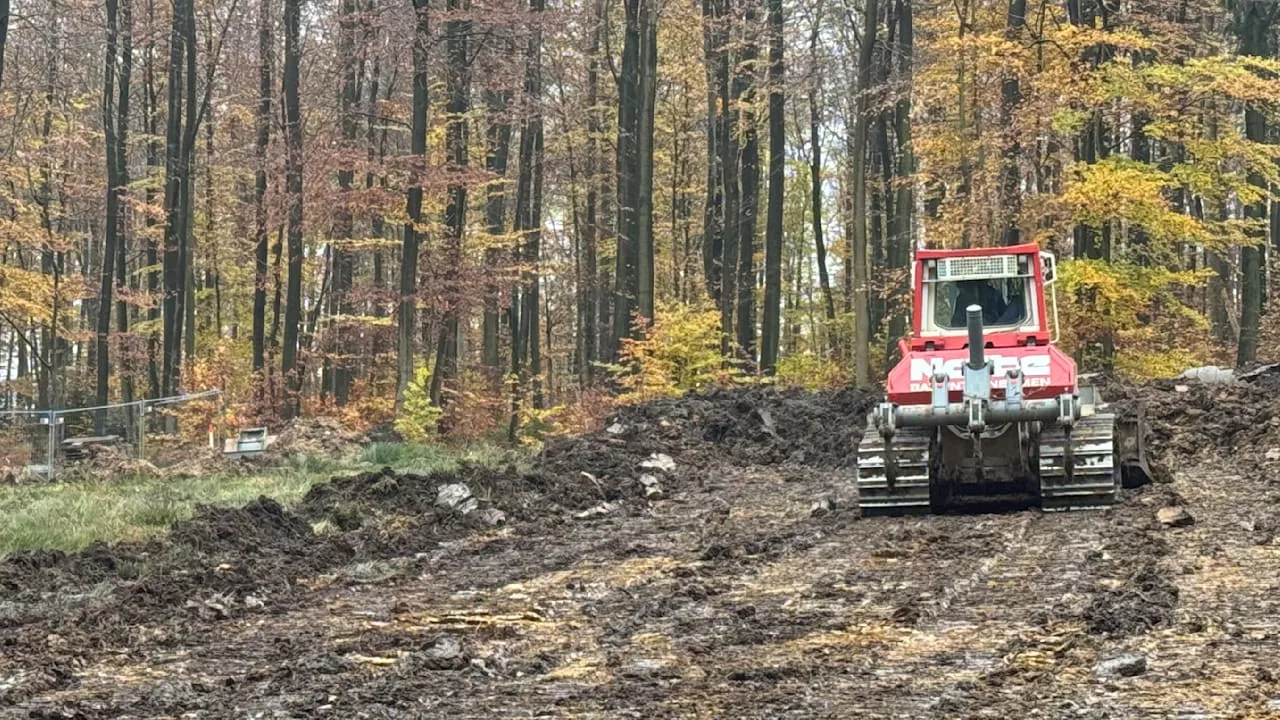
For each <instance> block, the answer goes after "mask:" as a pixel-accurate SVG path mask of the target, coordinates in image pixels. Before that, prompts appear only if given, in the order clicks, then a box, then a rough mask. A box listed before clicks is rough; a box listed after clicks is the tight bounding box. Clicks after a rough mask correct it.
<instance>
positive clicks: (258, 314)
mask: <svg viewBox="0 0 1280 720" xmlns="http://www.w3.org/2000/svg"><path fill="white" fill-rule="evenodd" d="M271 30H272V24H271V0H260V1H259V3H258V107H257V113H256V114H255V116H254V125H255V127H256V130H257V135H256V139H255V141H254V145H253V157H254V172H253V178H254V179H253V208H254V216H253V217H254V253H253V256H254V275H253V370H254V372H255V373H261V372H262V371H263V369H264V368H265V367H266V339H267V338H266V336H267V285H268V284H269V277H268V272H269V267H268V265H267V250H268V245H269V244H270V236H269V232H268V229H267V149H268V147H269V146H270V144H271V89H272V84H271V64H272V59H271V58H272V45H273V41H272V37H271V36H272V32H271ZM259 380H260V381H262V380H265V378H259ZM260 399H261V398H260Z"/></svg>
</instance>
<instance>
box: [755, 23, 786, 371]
mask: <svg viewBox="0 0 1280 720" xmlns="http://www.w3.org/2000/svg"><path fill="white" fill-rule="evenodd" d="M782 22H783V20H782V0H769V210H768V218H767V220H766V228H765V243H764V329H763V331H762V333H761V345H760V367H761V369H762V370H764V372H766V373H770V374H772V373H773V372H774V370H775V369H776V368H777V365H778V345H779V340H780V338H779V333H780V331H781V320H782V202H783V185H782V184H783V177H784V174H785V167H784V166H785V164H786V142H787V138H786V126H785V122H786V118H785V117H784V115H785V112H786V103H785V96H784V94H783V77H784V71H783V64H782V63H783V56H782V53H783V35H782V28H783V25H782Z"/></svg>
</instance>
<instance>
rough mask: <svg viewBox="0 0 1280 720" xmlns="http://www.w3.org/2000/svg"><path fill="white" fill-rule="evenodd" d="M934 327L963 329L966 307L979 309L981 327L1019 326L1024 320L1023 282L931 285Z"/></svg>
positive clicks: (990, 280)
mask: <svg viewBox="0 0 1280 720" xmlns="http://www.w3.org/2000/svg"><path fill="white" fill-rule="evenodd" d="M933 290H934V303H933V324H934V325H936V326H937V327H939V328H942V329H944V330H960V329H963V328H964V327H965V308H967V307H968V306H970V305H975V304H976V305H980V306H981V307H982V324H983V325H986V326H988V327H991V326H1015V325H1021V324H1022V323H1024V322H1026V319H1027V304H1026V292H1025V291H1026V279H1025V278H1020V277H1007V278H987V279H983V280H959V281H945V282H938V283H934V284H933Z"/></svg>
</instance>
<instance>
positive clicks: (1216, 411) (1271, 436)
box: [1104, 373, 1280, 469]
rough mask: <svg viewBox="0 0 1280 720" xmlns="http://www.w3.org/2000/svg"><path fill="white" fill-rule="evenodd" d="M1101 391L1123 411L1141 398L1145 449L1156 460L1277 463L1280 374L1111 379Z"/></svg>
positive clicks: (1169, 462) (1279, 457)
mask: <svg viewBox="0 0 1280 720" xmlns="http://www.w3.org/2000/svg"><path fill="white" fill-rule="evenodd" d="M1104 392H1105V393H1106V395H1105V396H1106V397H1107V398H1108V399H1114V400H1116V401H1117V402H1116V404H1117V405H1118V406H1119V407H1120V408H1121V409H1122V412H1132V411H1133V409H1134V408H1135V407H1136V402H1137V401H1141V402H1142V404H1143V405H1144V406H1145V409H1146V414H1147V423H1148V426H1149V427H1150V431H1151V432H1150V435H1149V437H1148V443H1149V452H1150V453H1151V455H1152V457H1153V458H1154V459H1155V460H1156V461H1157V462H1159V463H1160V464H1163V465H1166V466H1169V465H1172V464H1176V463H1180V462H1187V461H1193V460H1211V459H1215V458H1227V457H1230V458H1232V459H1233V460H1238V461H1241V462H1245V463H1251V464H1254V465H1255V466H1257V467H1269V468H1271V469H1277V468H1280V374H1277V373H1262V374H1260V375H1257V376H1254V377H1251V378H1247V379H1237V380H1233V381H1230V382H1225V383H1203V382H1200V381H1198V380H1159V381H1156V382H1152V383H1149V384H1146V385H1141V386H1137V385H1126V384H1122V383H1112V384H1111V385H1110V387H1108V388H1106V389H1105V391H1104Z"/></svg>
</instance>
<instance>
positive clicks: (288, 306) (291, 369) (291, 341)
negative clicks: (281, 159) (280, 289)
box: [280, 0, 303, 418]
mask: <svg viewBox="0 0 1280 720" xmlns="http://www.w3.org/2000/svg"><path fill="white" fill-rule="evenodd" d="M301 4H302V0H285V2H284V127H285V193H286V195H287V197H288V204H289V215H288V220H287V226H286V233H287V237H288V254H289V257H288V270H287V273H286V277H287V280H286V285H285V301H284V347H283V348H281V351H280V357H281V363H280V373H281V375H282V376H283V377H284V380H285V384H286V387H287V388H288V390H289V394H290V395H291V397H288V398H286V400H285V407H284V412H283V415H284V416H285V417H286V418H291V417H294V416H296V414H297V412H298V409H299V407H300V404H301V401H302V398H301V392H302V376H301V374H300V373H299V368H298V345H299V342H298V341H299V337H298V330H299V328H300V326H301V322H302V261H303V248H302V113H301V107H300V101H299V94H298V80H299V78H298V70H299V67H298V66H299V62H300V60H301V57H300V56H301V52H302V48H301V43H300V40H301V37H300V21H301Z"/></svg>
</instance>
